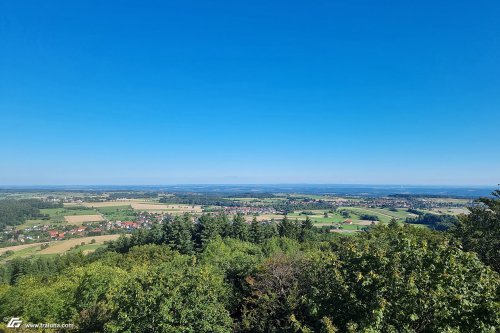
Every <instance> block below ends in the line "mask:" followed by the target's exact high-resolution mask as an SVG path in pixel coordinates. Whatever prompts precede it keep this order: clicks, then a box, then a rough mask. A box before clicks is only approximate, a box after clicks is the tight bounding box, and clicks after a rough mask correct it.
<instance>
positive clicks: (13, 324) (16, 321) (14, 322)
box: [7, 317, 23, 328]
mask: <svg viewBox="0 0 500 333" xmlns="http://www.w3.org/2000/svg"><path fill="white" fill-rule="evenodd" d="M22 322H23V321H22V320H21V318H17V317H13V318H11V319H10V320H9V323H8V324H7V327H8V328H18V327H19V326H21V324H22Z"/></svg>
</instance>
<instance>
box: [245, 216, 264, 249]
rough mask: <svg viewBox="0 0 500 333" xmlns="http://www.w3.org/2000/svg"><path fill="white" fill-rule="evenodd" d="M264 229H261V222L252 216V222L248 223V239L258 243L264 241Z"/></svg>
mask: <svg viewBox="0 0 500 333" xmlns="http://www.w3.org/2000/svg"><path fill="white" fill-rule="evenodd" d="M264 237H265V235H264V230H263V229H262V223H260V222H258V221H257V218H256V217H255V216H254V218H253V219H252V223H251V224H250V230H249V240H250V241H251V242H252V243H256V244H260V243H262V242H263V241H264Z"/></svg>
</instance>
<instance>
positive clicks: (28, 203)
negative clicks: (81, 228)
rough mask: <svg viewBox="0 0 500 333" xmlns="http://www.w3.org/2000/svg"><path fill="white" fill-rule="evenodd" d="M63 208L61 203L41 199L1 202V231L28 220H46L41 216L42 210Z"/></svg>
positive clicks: (5, 200)
mask: <svg viewBox="0 0 500 333" xmlns="http://www.w3.org/2000/svg"><path fill="white" fill-rule="evenodd" d="M61 207H63V204H62V203H61V202H52V201H44V200H39V199H20V200H14V199H4V200H0V231H2V230H3V229H5V227H6V226H15V225H20V224H23V223H24V222H25V221H26V220H28V219H46V218H47V216H46V215H44V214H41V213H40V209H43V208H61Z"/></svg>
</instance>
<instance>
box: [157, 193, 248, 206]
mask: <svg viewBox="0 0 500 333" xmlns="http://www.w3.org/2000/svg"><path fill="white" fill-rule="evenodd" d="M160 202H161V203H166V204H185V205H201V206H226V207H238V206H241V204H240V203H239V202H237V201H234V200H230V199H227V198H222V197H218V196H211V195H196V194H193V195H191V194H176V195H174V196H168V197H162V198H160Z"/></svg>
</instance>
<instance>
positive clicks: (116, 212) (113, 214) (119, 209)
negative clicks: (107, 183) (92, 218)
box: [97, 205, 137, 221]
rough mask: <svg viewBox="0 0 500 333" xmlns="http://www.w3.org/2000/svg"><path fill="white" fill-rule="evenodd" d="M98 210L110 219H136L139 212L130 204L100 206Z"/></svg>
mask: <svg viewBox="0 0 500 333" xmlns="http://www.w3.org/2000/svg"><path fill="white" fill-rule="evenodd" d="M97 211H98V212H99V213H101V214H102V215H103V216H104V217H105V218H106V219H108V220H110V221H129V220H134V219H135V218H136V216H137V212H136V211H134V210H133V209H132V207H131V206H130V205H129V206H111V207H100V208H97Z"/></svg>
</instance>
